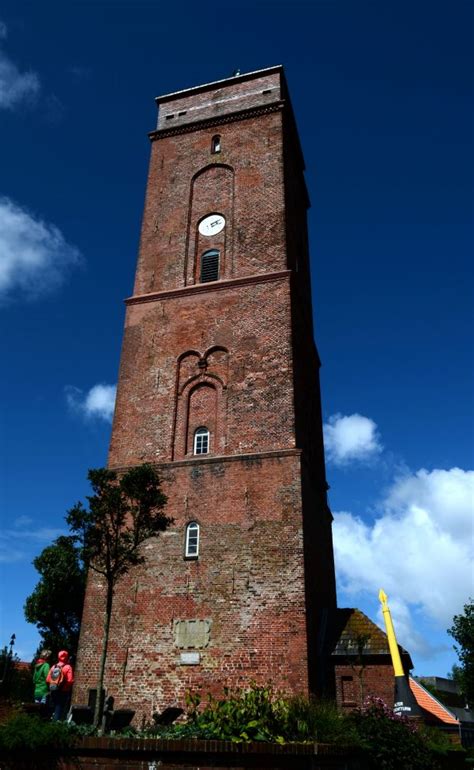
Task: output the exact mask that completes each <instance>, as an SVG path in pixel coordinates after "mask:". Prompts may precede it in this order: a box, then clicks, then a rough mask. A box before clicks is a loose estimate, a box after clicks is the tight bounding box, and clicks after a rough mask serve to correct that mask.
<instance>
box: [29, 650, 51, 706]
mask: <svg viewBox="0 0 474 770" xmlns="http://www.w3.org/2000/svg"><path fill="white" fill-rule="evenodd" d="M50 655H51V652H50V650H41V652H40V656H39V658H38V660H37V661H36V663H35V669H34V671H33V686H34V688H35V692H34V699H35V703H46V702H47V700H48V695H49V685H48V683H47V682H46V677H47V676H48V673H49V663H48V658H49V657H50Z"/></svg>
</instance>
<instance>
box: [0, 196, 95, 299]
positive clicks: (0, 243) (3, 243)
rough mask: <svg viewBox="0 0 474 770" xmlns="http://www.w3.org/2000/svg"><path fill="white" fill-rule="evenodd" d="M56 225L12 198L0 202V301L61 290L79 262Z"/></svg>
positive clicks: (76, 251) (75, 251) (77, 254)
mask: <svg viewBox="0 0 474 770" xmlns="http://www.w3.org/2000/svg"><path fill="white" fill-rule="evenodd" d="M80 259H81V257H80V253H79V250H78V249H77V248H76V247H75V246H71V245H69V244H68V243H66V241H65V239H64V236H63V235H62V233H61V231H60V230H58V228H57V227H55V225H52V224H48V223H46V222H43V221H42V220H41V219H38V218H36V217H35V216H33V214H31V213H30V212H28V211H27V210H26V209H24V208H21V207H20V206H18V205H17V204H16V203H14V202H13V201H12V200H10V199H9V198H0V298H3V299H8V298H11V296H12V295H14V294H16V293H17V292H20V293H21V294H23V295H24V296H26V297H29V298H35V297H38V296H40V295H42V294H45V293H48V292H50V291H52V290H53V289H55V288H56V287H58V286H59V285H60V284H61V283H62V282H63V281H64V279H65V276H66V273H67V272H68V270H69V269H70V268H71V266H73V265H76V264H78V263H79V262H80Z"/></svg>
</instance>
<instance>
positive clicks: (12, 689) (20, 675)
mask: <svg viewBox="0 0 474 770" xmlns="http://www.w3.org/2000/svg"><path fill="white" fill-rule="evenodd" d="M15 639H16V636H15V634H12V637H11V639H10V644H9V645H8V647H7V645H5V646H4V647H3V648H2V649H1V650H0V697H1V698H8V700H10V701H25V700H30V699H31V696H32V694H33V688H32V680H31V671H29V670H28V669H25V668H24V667H23V665H22V663H21V661H20V658H19V657H18V655H17V654H16V653H15V652H13V647H14V645H15Z"/></svg>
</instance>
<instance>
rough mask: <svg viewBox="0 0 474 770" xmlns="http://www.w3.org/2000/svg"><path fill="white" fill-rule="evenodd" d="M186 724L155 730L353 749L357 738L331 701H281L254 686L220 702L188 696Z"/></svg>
mask: <svg viewBox="0 0 474 770" xmlns="http://www.w3.org/2000/svg"><path fill="white" fill-rule="evenodd" d="M187 706H188V713H187V719H188V721H187V722H185V723H183V724H176V725H172V726H171V727H167V728H158V729H157V728H154V729H153V733H154V734H156V733H159V734H160V735H161V736H162V737H173V738H184V737H194V738H202V739H204V738H207V739H218V740H227V741H231V742H233V743H242V742H248V741H271V742H276V743H287V742H290V741H295V742H306V741H316V740H317V741H319V742H322V743H337V744H339V745H357V744H358V743H359V739H358V736H357V733H356V731H355V730H354V729H353V728H352V726H351V724H350V723H349V720H348V719H347V717H345V716H344V715H342V714H340V713H339V712H338V711H337V709H336V706H335V705H334V704H333V703H331V702H326V701H317V700H313V699H308V698H304V697H302V696H299V697H293V698H285V697H284V696H282V695H281V694H275V693H274V692H273V691H272V690H271V688H270V687H258V686H256V685H253V686H252V687H250V688H249V689H248V690H246V691H241V690H235V691H230V690H228V689H225V690H224V698H222V699H216V698H214V697H213V696H210V695H208V696H207V699H206V701H205V702H204V703H202V702H201V696H200V695H199V694H190V693H188V695H187Z"/></svg>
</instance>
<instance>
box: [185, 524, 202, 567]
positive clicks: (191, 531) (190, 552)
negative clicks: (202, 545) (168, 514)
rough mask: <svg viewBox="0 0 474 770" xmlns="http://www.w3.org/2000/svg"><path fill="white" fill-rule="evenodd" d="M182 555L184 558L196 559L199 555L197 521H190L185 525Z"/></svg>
mask: <svg viewBox="0 0 474 770" xmlns="http://www.w3.org/2000/svg"><path fill="white" fill-rule="evenodd" d="M184 555H185V557H186V559H197V558H198V556H199V524H198V523H197V521H190V522H189V524H188V525H187V527H186V541H185V545H184Z"/></svg>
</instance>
